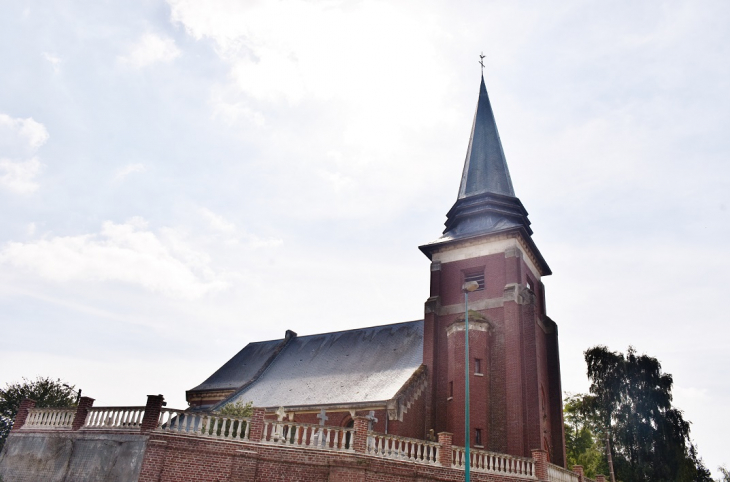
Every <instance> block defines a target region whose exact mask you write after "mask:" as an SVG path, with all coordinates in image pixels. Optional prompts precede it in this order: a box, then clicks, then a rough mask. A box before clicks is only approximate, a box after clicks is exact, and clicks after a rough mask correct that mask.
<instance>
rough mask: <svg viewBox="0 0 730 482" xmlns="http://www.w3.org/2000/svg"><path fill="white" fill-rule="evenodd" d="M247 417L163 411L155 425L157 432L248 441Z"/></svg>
mask: <svg viewBox="0 0 730 482" xmlns="http://www.w3.org/2000/svg"><path fill="white" fill-rule="evenodd" d="M250 422H251V419H250V418H248V417H226V416H223V415H218V414H215V413H205V412H186V411H184V410H175V409H163V410H162V411H161V412H160V420H159V423H158V425H157V429H156V430H157V431H158V432H165V433H173V434H182V435H196V436H199V437H210V438H214V439H220V440H234V441H241V440H248V438H249V430H250V429H251V423H250Z"/></svg>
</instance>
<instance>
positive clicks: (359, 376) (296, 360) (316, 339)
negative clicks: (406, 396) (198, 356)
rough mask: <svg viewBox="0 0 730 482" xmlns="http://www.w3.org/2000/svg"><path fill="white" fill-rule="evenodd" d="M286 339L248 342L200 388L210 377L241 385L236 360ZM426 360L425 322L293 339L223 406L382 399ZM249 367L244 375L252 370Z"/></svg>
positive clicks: (380, 400) (396, 388)
mask: <svg viewBox="0 0 730 482" xmlns="http://www.w3.org/2000/svg"><path fill="white" fill-rule="evenodd" d="M285 341H286V340H275V341H269V342H262V343H252V344H250V345H247V346H246V348H244V349H243V350H242V351H241V353H239V354H238V355H236V357H234V358H233V359H232V360H231V361H230V362H229V363H228V364H226V365H224V367H223V368H221V369H220V370H219V371H218V372H216V374H214V375H213V376H212V377H211V378H210V379H208V380H206V382H205V383H203V384H202V385H200V386H201V387H204V386H206V384H208V382H209V381H211V379H214V380H213V381H214V382H215V383H216V384H218V385H221V384H229V385H232V384H235V383H239V384H240V382H241V381H242V379H243V378H245V377H244V376H242V375H241V374H239V373H237V372H236V370H235V367H236V366H237V365H236V364H235V363H232V362H234V361H235V360H237V357H239V355H240V359H239V361H244V362H245V361H249V360H252V358H251V356H252V355H253V353H254V351H255V350H260V356H261V357H262V358H263V357H265V356H266V354H267V353H268V354H271V353H272V351H271V347H276V346H281V345H282V343H284V342H285ZM252 345H266V346H265V347H264V346H260V347H259V346H253V347H252ZM247 350H248V351H247ZM267 350H268V351H267ZM422 362H423V321H422V320H419V321H410V322H405V323H396V324H392V325H382V326H373V327H368V328H360V329H355V330H347V331H338V332H334V333H323V334H318V335H309V336H302V337H292V338H291V339H290V340H288V342H286V343H285V345H284V346H283V348H282V349H281V351H280V353H278V355H276V357H275V358H274V359H273V361H271V363H270V364H269V366H268V367H267V368H265V370H264V371H263V373H261V374H260V376H259V377H258V379H256V380H255V381H253V382H252V383H249V384H248V385H246V386H244V387H243V388H242V389H240V390H239V391H238V392H237V393H235V394H234V395H232V396H231V397H229V398H228V399H227V400H225V401H224V402H222V403H221V404H225V403H229V402H233V401H238V400H240V401H242V402H244V403H246V402H249V401H251V402H253V404H254V406H257V407H279V406H284V407H303V406H319V405H338V404H341V405H349V404H366V403H370V402H384V401H387V400H390V399H392V398H393V397H394V396H395V395H396V394H397V393H398V391H399V390H400V389H401V388H402V387H403V386H404V385H405V384H406V382H407V381H408V380H409V379H410V377H411V376H412V375H413V374H414V373H415V371H416V370H417V369H418V367H420V366H421V364H422ZM229 364H231V366H230V367H228V368H226V367H227V366H228V365H229ZM239 366H240V365H239ZM248 366H249V365H246V368H244V370H245V371H246V374H250V373H251V370H250V369H249V368H248ZM217 375H219V376H217ZM226 377H228V379H226ZM244 383H245V382H244ZM211 385H213V383H212V382H211Z"/></svg>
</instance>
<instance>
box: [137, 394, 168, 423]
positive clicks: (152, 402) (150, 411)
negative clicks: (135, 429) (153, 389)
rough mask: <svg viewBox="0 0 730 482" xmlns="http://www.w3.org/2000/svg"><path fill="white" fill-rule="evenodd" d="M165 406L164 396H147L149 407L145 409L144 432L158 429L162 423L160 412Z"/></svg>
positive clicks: (146, 406)
mask: <svg viewBox="0 0 730 482" xmlns="http://www.w3.org/2000/svg"><path fill="white" fill-rule="evenodd" d="M164 405H165V397H163V396H162V395H147V405H145V407H144V417H143V418H142V426H141V427H140V430H141V431H142V432H151V431H152V430H154V429H156V428H157V424H158V423H159V422H160V412H162V407H163V406H164Z"/></svg>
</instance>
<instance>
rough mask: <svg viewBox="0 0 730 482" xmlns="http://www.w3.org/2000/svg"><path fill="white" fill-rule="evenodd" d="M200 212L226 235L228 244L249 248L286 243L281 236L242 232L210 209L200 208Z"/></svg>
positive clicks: (209, 222)
mask: <svg viewBox="0 0 730 482" xmlns="http://www.w3.org/2000/svg"><path fill="white" fill-rule="evenodd" d="M198 212H199V213H200V214H201V215H202V216H203V217H204V218H205V220H206V221H207V222H208V226H209V227H210V228H211V229H212V230H214V231H217V232H219V233H221V234H223V235H225V242H226V244H229V245H239V244H240V245H244V246H245V247H249V248H273V247H276V246H281V245H282V244H284V241H283V240H282V239H279V238H261V237H259V236H256V235H255V234H250V233H245V232H242V231H241V230H239V229H238V228H236V225H235V224H233V223H232V222H230V221H228V220H227V219H226V218H224V217H223V216H221V215H220V214H216V213H214V212H213V211H211V210H210V209H206V208H199V209H198Z"/></svg>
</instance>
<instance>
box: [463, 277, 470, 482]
mask: <svg viewBox="0 0 730 482" xmlns="http://www.w3.org/2000/svg"><path fill="white" fill-rule="evenodd" d="M464 371H465V376H464V378H465V379H466V383H465V385H464V386H465V396H466V400H465V402H464V411H465V417H464V435H465V437H464V448H465V454H466V465H465V470H464V481H465V482H470V481H471V456H470V454H469V439H470V438H471V437H470V435H471V430H470V429H469V291H467V290H465V291H464Z"/></svg>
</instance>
